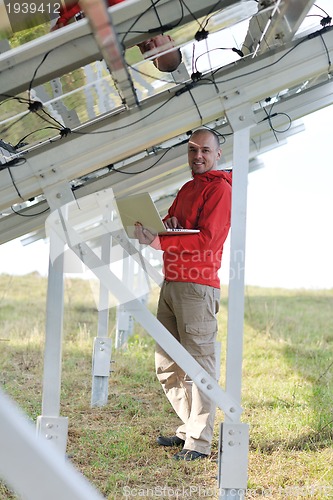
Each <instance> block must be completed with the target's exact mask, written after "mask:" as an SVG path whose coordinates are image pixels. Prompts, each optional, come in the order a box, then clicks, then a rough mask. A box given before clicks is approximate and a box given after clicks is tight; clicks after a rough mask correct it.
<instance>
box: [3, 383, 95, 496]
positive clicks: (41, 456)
mask: <svg viewBox="0 0 333 500" xmlns="http://www.w3.org/2000/svg"><path fill="white" fill-rule="evenodd" d="M0 442H1V453H0V477H1V479H3V480H4V481H5V483H6V484H7V485H8V486H10V487H11V488H13V490H14V491H15V492H16V493H18V494H19V495H20V498H22V499H24V500H45V499H46V498H47V500H59V499H61V500H102V498H103V497H102V495H101V494H100V493H98V492H97V491H96V489H95V488H94V487H93V486H92V485H91V484H90V483H89V481H87V480H86V479H85V478H84V477H83V476H82V475H81V474H80V473H79V472H78V471H77V470H76V469H75V468H74V467H73V466H72V465H71V464H70V462H67V461H65V460H64V456H63V454H62V453H60V452H59V451H58V450H57V449H56V447H54V446H51V445H50V443H49V442H48V441H46V440H44V439H40V438H38V437H37V436H36V430H35V428H34V426H33V425H32V424H31V422H29V421H28V419H27V418H26V417H25V415H24V414H23V413H22V412H21V410H19V409H18V408H17V406H16V405H15V404H14V403H13V402H12V401H11V400H10V399H9V398H8V396H6V395H5V394H4V393H3V392H2V390H1V389H0Z"/></svg>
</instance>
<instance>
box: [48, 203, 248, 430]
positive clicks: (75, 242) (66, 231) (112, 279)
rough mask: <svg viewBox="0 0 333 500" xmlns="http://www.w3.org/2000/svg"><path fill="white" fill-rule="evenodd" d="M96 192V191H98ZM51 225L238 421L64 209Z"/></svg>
mask: <svg viewBox="0 0 333 500" xmlns="http://www.w3.org/2000/svg"><path fill="white" fill-rule="evenodd" d="M96 195H97V194H96ZM48 224H49V225H51V226H52V227H53V229H54V230H55V231H57V233H58V234H59V236H60V237H61V238H63V240H64V242H66V243H67V245H68V246H69V247H70V248H71V249H72V250H73V251H74V253H75V254H76V255H77V256H78V257H79V258H80V259H81V260H82V262H83V263H84V264H85V265H86V266H87V267H88V268H89V269H91V270H92V272H93V273H94V274H95V275H96V276H97V278H99V280H100V281H101V282H102V283H103V284H104V286H105V287H107V288H108V289H109V291H110V292H112V293H113V295H114V296H115V297H116V298H117V300H118V301H119V303H120V304H126V307H127V308H128V310H129V311H131V313H132V314H133V316H134V317H135V319H136V320H137V321H138V322H139V323H141V325H142V326H143V327H144V328H145V329H146V331H147V332H148V333H149V334H150V335H152V337H153V338H154V339H155V340H156V341H157V342H158V343H159V345H160V346H161V347H162V349H164V350H165V351H166V352H167V353H168V354H169V355H170V356H171V357H172V358H173V359H174V360H175V362H176V363H177V364H179V366H181V367H182V368H184V369H186V372H187V373H188V374H189V376H190V377H191V379H192V380H193V382H194V383H195V384H196V385H197V386H198V387H199V388H200V389H201V390H202V391H203V392H204V393H205V394H207V395H208V396H209V397H210V398H211V399H212V400H213V401H214V402H215V403H216V405H217V406H218V407H219V408H221V409H222V410H223V411H224V412H225V414H226V415H228V417H229V419H230V421H236V420H237V419H238V418H239V415H240V413H241V411H242V409H241V407H240V405H239V404H238V403H236V402H235V401H234V400H233V398H231V397H230V396H229V395H228V394H227V393H226V392H225V391H223V390H222V389H221V387H219V385H218V383H217V382H216V380H215V379H214V377H211V376H210V375H209V374H208V373H207V372H206V371H205V370H203V368H202V367H201V366H200V365H199V364H198V363H197V361H195V360H194V359H193V358H192V356H191V355H190V354H189V353H188V352H187V351H186V349H184V348H183V347H182V346H181V345H180V344H179V342H178V341H177V340H176V339H175V338H174V337H173V336H172V335H171V334H170V333H169V331H168V330H167V329H166V328H165V327H164V326H163V325H162V324H161V323H160V322H159V321H158V320H157V319H156V317H155V316H154V315H153V314H152V313H150V311H149V310H148V309H147V308H146V307H145V305H143V304H142V302H141V300H140V299H139V298H137V297H136V296H135V295H134V294H133V292H132V291H131V290H129V289H128V288H127V287H126V285H125V284H124V283H123V282H122V281H121V280H120V279H119V278H118V277H117V276H116V275H115V274H114V273H113V272H112V271H111V269H110V266H109V263H105V262H103V261H102V260H101V259H100V258H99V257H98V256H97V255H96V253H95V252H94V251H93V250H91V248H90V247H89V246H88V244H87V243H86V242H85V241H82V238H81V237H80V235H79V234H78V233H77V231H75V229H74V228H73V227H72V226H71V224H70V223H69V222H68V221H67V220H66V216H65V214H64V211H63V209H58V210H57V211H56V212H53V214H51V216H50V217H49V218H48Z"/></svg>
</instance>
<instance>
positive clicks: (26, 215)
mask: <svg viewBox="0 0 333 500" xmlns="http://www.w3.org/2000/svg"><path fill="white" fill-rule="evenodd" d="M10 208H11V210H12V211H13V212H14V214H16V215H19V216H20V217H38V216H39V215H42V214H45V213H46V212H47V211H48V210H50V207H47V208H45V210H42V211H41V212H39V213H37V214H22V213H20V212H18V211H17V210H14V208H13V206H11V207H10Z"/></svg>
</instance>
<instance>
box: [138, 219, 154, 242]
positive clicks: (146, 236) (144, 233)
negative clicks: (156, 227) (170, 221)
mask: <svg viewBox="0 0 333 500" xmlns="http://www.w3.org/2000/svg"><path fill="white" fill-rule="evenodd" d="M134 226H135V229H134V236H135V238H136V239H137V240H139V243H141V244H143V245H150V244H151V243H152V242H153V241H154V239H155V238H156V234H153V233H151V232H150V231H149V229H145V228H144V227H143V226H142V224H141V223H140V222H136V223H135V224H134Z"/></svg>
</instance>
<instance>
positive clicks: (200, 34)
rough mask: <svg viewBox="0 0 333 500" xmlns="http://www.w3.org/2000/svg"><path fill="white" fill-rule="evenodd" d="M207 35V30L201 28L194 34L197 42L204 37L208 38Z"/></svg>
mask: <svg viewBox="0 0 333 500" xmlns="http://www.w3.org/2000/svg"><path fill="white" fill-rule="evenodd" d="M208 35H209V31H206V30H204V29H202V30H199V31H197V32H196V34H195V35H194V38H195V40H196V41H197V42H200V41H201V40H206V38H208Z"/></svg>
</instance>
